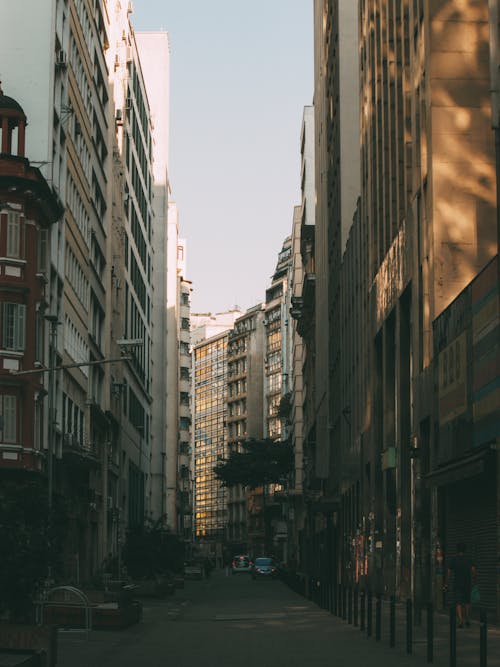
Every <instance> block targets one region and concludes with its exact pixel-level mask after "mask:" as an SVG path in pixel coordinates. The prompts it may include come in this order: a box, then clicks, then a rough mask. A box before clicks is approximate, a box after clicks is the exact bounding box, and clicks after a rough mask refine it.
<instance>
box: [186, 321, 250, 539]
mask: <svg viewBox="0 0 500 667" xmlns="http://www.w3.org/2000/svg"><path fill="white" fill-rule="evenodd" d="M241 315H242V313H241V312H240V311H230V312H228V313H220V314H218V315H216V316H213V317H212V316H210V315H208V316H206V317H205V316H204V317H202V318H200V319H198V320H197V316H196V315H195V316H194V323H193V324H194V327H193V330H192V332H191V339H192V343H193V350H192V355H193V366H192V367H193V396H194V412H193V420H194V424H193V480H194V512H195V521H194V536H195V538H196V539H197V540H198V541H199V540H203V541H208V542H211V543H212V544H213V545H214V551H215V545H217V544H222V542H223V541H224V540H225V537H226V527H227V490H226V489H225V488H224V487H223V486H222V485H221V483H220V482H219V480H218V479H217V478H216V477H215V473H214V470H213V469H214V467H215V466H216V465H217V463H218V462H219V461H221V460H222V459H224V458H226V457H227V455H228V447H227V415H228V401H227V398H228V396H227V392H228V384H227V381H228V338H229V330H230V329H231V328H232V327H233V325H234V322H235V320H236V318H237V317H238V316H241ZM197 323H198V324H199V326H198V327H196V324H197ZM214 326H215V327H218V328H219V332H218V333H217V334H215V335H212V336H211V337H210V338H205V337H204V336H205V333H206V331H207V327H214ZM221 329H222V331H221Z"/></svg>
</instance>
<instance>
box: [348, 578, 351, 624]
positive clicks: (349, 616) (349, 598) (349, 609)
mask: <svg viewBox="0 0 500 667" xmlns="http://www.w3.org/2000/svg"><path fill="white" fill-rule="evenodd" d="M347 622H348V623H349V625H352V586H349V590H348V597H347Z"/></svg>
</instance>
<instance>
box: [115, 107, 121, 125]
mask: <svg viewBox="0 0 500 667" xmlns="http://www.w3.org/2000/svg"><path fill="white" fill-rule="evenodd" d="M115 122H116V124H117V125H123V111H122V110H121V109H117V110H116V111H115Z"/></svg>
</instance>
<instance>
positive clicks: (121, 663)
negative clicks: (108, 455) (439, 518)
mask: <svg viewBox="0 0 500 667" xmlns="http://www.w3.org/2000/svg"><path fill="white" fill-rule="evenodd" d="M235 579H236V580H235ZM274 584H276V587H274ZM251 596H253V597H251ZM266 600H267V601H266ZM212 601H213V602H212ZM373 609H374V613H373V636H372V637H367V632H366V628H365V630H364V631H361V630H360V628H359V626H358V627H354V626H353V625H352V624H349V623H347V621H344V620H342V619H340V618H338V617H337V616H334V615H332V614H331V613H330V612H328V611H327V610H325V609H322V608H321V607H319V606H318V605H317V604H316V603H314V602H312V601H311V600H308V599H307V598H304V597H303V596H301V595H299V594H298V593H295V592H294V591H292V590H291V589H290V588H288V587H287V586H285V585H284V584H282V583H280V582H262V586H260V587H257V588H256V587H255V585H254V583H249V584H248V585H247V580H246V579H244V580H243V579H238V578H228V577H226V578H225V577H224V576H223V574H219V573H214V575H213V576H212V580H211V581H205V580H204V581H200V582H190V583H189V586H188V587H187V588H186V590H182V591H176V593H175V596H173V597H169V598H167V599H165V600H148V601H146V600H144V618H143V620H142V621H141V622H140V623H139V624H137V625H134V626H131V627H130V628H128V629H126V630H123V631H119V632H114V631H92V632H91V633H90V637H89V638H88V639H86V638H85V637H83V636H82V635H80V636H78V635H74V634H70V633H64V632H61V633H60V634H59V651H58V655H59V660H58V663H57V667H137V666H139V667H165V665H175V667H198V666H199V665H200V664H202V665H203V666H204V667H225V666H226V665H232V664H237V665H238V667H331V666H332V665H334V667H424V666H426V665H427V664H428V663H427V662H426V628H425V618H423V619H422V620H423V625H421V626H417V627H414V635H413V642H412V650H413V653H412V654H411V655H409V654H407V652H406V636H405V617H404V608H403V605H398V610H397V611H398V613H397V614H396V645H395V647H394V648H390V646H389V604H388V603H385V604H383V605H382V614H381V638H380V641H376V639H375V603H374V605H373ZM278 612H279V613H278ZM488 640H489V642H488V644H489V655H488V663H487V664H488V667H500V632H499V629H498V628H497V627H494V628H489V632H488ZM434 653H435V656H434V663H433V664H434V665H436V667H449V664H450V663H449V660H448V655H449V654H448V618H447V617H446V616H445V615H442V614H440V615H436V618H435V640H434ZM456 667H480V663H479V624H478V623H477V622H475V623H473V624H472V626H471V628H469V629H466V630H457V661H456Z"/></svg>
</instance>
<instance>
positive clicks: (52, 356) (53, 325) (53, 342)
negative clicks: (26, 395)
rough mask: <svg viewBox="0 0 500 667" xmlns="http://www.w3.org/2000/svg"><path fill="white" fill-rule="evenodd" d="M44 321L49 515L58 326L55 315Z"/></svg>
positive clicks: (50, 505) (50, 506)
mask: <svg viewBox="0 0 500 667" xmlns="http://www.w3.org/2000/svg"><path fill="white" fill-rule="evenodd" d="M45 319H46V320H47V322H49V324H50V341H49V387H48V389H49V431H48V437H49V440H48V443H47V482H48V496H49V499H48V500H49V514H50V512H51V511H52V496H53V493H52V487H53V472H52V471H53V452H54V436H55V430H56V429H55V422H56V415H55V390H56V383H55V365H56V346H57V325H58V324H60V322H59V319H58V317H57V315H45Z"/></svg>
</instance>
